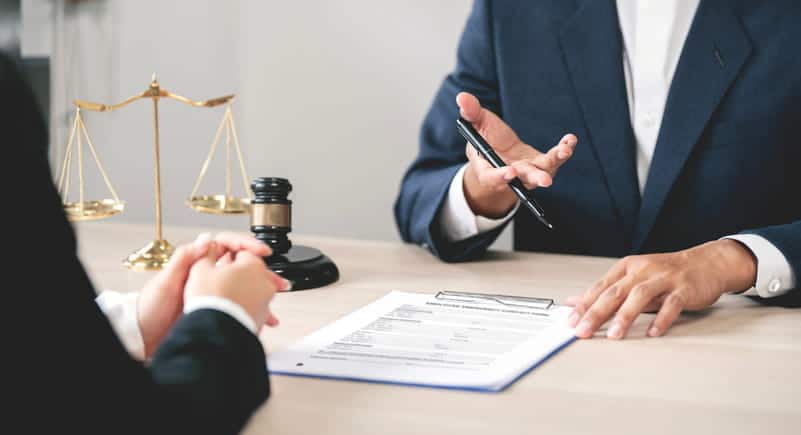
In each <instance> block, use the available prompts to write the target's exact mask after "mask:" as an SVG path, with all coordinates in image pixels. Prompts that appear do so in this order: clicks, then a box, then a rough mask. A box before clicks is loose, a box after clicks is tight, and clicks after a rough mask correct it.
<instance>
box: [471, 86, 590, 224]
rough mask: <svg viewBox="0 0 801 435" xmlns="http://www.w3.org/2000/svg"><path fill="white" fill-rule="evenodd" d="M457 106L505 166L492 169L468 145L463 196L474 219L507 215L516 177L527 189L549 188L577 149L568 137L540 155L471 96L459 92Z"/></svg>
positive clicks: (513, 196)
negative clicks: (512, 186) (510, 184)
mask: <svg viewBox="0 0 801 435" xmlns="http://www.w3.org/2000/svg"><path fill="white" fill-rule="evenodd" d="M456 104H458V105H459V112H460V115H461V116H462V118H464V119H466V120H467V121H469V122H471V123H472V124H473V126H474V127H475V128H476V130H478V132H479V133H480V134H481V136H483V137H484V139H486V140H487V142H488V143H489V144H490V145H492V148H493V149H494V150H495V152H496V153H498V155H499V156H500V157H501V158H502V159H503V161H504V162H506V164H507V165H508V166H506V167H504V168H494V167H493V166H492V165H491V164H490V163H489V162H487V161H486V160H484V158H483V157H481V156H480V155H479V154H478V153H477V152H476V151H475V150H474V149H473V147H472V146H471V145H470V144H467V147H466V150H465V153H466V154H467V159H468V160H469V161H470V163H469V164H468V166H467V169H466V171H465V175H464V194H465V198H466V199H467V204H468V205H470V208H471V209H472V210H473V212H474V213H475V214H477V215H480V216H485V217H488V218H496V219H497V218H500V217H502V216H504V215H506V214H507V213H509V211H510V210H511V209H512V207H514V205H515V203H516V202H517V197H516V196H515V194H514V192H512V190H511V189H509V186H508V183H509V181H511V180H513V179H514V178H515V177H517V178H520V181H522V182H523V184H524V185H525V186H526V188H527V189H534V188H536V187H548V186H550V185H551V184H552V183H553V177H554V176H555V175H556V171H557V170H558V169H559V167H560V166H562V164H564V163H565V162H566V161H567V160H568V159H569V158H570V156H572V155H573V151H574V150H575V148H576V143H577V142H578V139H576V136H574V135H572V134H568V135H565V137H563V138H562V140H561V141H560V142H559V143H558V144H557V145H556V146H554V147H553V148H551V149H550V150H549V151H548V152H547V153H542V152H540V151H537V150H536V149H534V147H532V146H530V145H528V144H526V143H524V142H523V141H521V140H520V138H519V137H517V134H516V133H515V132H514V131H513V130H512V129H511V127H509V125H507V124H506V123H505V122H503V120H501V119H500V118H498V116H497V115H495V114H494V113H492V112H490V111H489V110H487V109H484V108H482V107H481V103H479V101H478V99H477V98H476V97H474V96H473V95H471V94H468V93H467V92H461V93H460V94H459V95H457V96H456Z"/></svg>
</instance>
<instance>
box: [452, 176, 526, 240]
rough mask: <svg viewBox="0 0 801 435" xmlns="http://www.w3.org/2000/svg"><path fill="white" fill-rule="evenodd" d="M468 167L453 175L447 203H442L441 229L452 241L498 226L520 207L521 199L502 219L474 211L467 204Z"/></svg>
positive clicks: (467, 237)
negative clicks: (466, 183)
mask: <svg viewBox="0 0 801 435" xmlns="http://www.w3.org/2000/svg"><path fill="white" fill-rule="evenodd" d="M466 169H467V165H464V166H462V168H461V169H459V171H458V172H457V173H456V175H454V176H453V180H451V185H450V188H449V189H448V194H447V196H446V197H445V203H444V204H443V205H442V210H440V215H439V225H440V229H441V230H442V234H443V235H444V236H445V238H447V239H448V241H451V242H458V241H460V240H465V239H469V238H470V237H473V236H476V235H478V234H481V233H485V232H487V231H490V230H494V229H495V228H498V227H499V226H501V225H503V224H504V223H506V222H507V221H508V220H509V219H511V218H512V216H514V214H515V213H516V212H517V209H518V207H520V201H518V202H517V203H516V204H515V206H514V208H512V211H510V212H509V213H507V214H506V216H504V217H502V218H500V219H490V218H486V217H484V216H478V215H476V214H475V213H473V210H472V209H470V205H469V204H467V198H465V196H464V171H465V170H466Z"/></svg>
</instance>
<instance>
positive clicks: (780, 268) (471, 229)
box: [439, 0, 795, 298]
mask: <svg viewBox="0 0 801 435" xmlns="http://www.w3.org/2000/svg"><path fill="white" fill-rule="evenodd" d="M699 3H700V0H658V1H657V0H653V1H645V0H617V11H618V20H619V22H620V29H621V32H622V34H623V44H624V47H623V48H624V49H623V59H622V62H623V71H624V75H625V80H626V92H627V94H628V103H629V113H630V116H631V125H632V129H633V130H634V136H635V139H636V142H637V177H638V180H639V187H640V193H642V192H643V188H644V187H645V181H646V180H647V179H648V170H649V168H650V166H651V159H652V158H653V156H654V149H655V148H656V141H657V138H658V136H659V129H660V127H661V124H662V115H663V114H664V111H665V103H666V101H667V97H668V93H669V91H670V85H671V83H672V82H673V74H674V72H675V71H676V66H677V65H678V62H679V57H680V56H681V51H682V48H683V47H684V42H685V40H686V39H687V34H688V32H689V30H690V26H691V25H692V21H693V18H694V17H695V12H696V10H697V9H698V4H699ZM466 167H467V166H466V165H465V166H463V167H462V168H461V169H460V170H459V172H457V173H456V176H454V178H453V180H452V181H451V185H450V188H449V189H448V194H447V196H446V199H445V203H444V204H443V207H442V210H441V212H440V215H439V225H440V227H441V229H442V233H443V234H444V235H445V237H446V238H448V239H449V240H450V241H459V240H464V239H467V238H470V237H473V236H475V235H477V234H480V233H483V232H486V231H490V230H492V229H495V228H497V227H499V226H500V225H503V224H504V223H505V222H506V221H508V220H509V219H511V218H512V216H514V214H515V212H517V208H518V206H519V204H518V205H516V206H515V207H514V209H513V210H512V211H511V212H509V214H508V215H506V216H504V217H502V218H500V219H488V218H485V217H483V216H477V215H476V214H475V213H473V211H472V209H470V206H469V205H468V204H467V199H466V198H465V195H464V171H465V168H466ZM727 238H730V239H734V240H737V241H739V242H740V243H742V244H743V245H745V246H746V247H748V249H750V250H751V252H752V253H753V254H754V256H755V257H756V259H757V279H756V285H755V286H754V288H752V289H750V290H748V292H746V293H745V294H747V295H759V296H761V297H765V298H768V297H774V296H779V295H781V294H784V293H786V292H787V291H789V290H791V289H793V288H795V276H794V274H793V269H792V267H791V266H790V263H789V262H788V261H787V258H786V257H785V256H784V254H782V253H781V251H779V249H778V248H776V246H774V245H773V244H772V243H770V242H769V241H768V240H767V239H765V238H764V237H761V236H757V235H734V236H729V237H727Z"/></svg>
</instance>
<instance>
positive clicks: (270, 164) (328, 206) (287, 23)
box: [33, 0, 510, 247]
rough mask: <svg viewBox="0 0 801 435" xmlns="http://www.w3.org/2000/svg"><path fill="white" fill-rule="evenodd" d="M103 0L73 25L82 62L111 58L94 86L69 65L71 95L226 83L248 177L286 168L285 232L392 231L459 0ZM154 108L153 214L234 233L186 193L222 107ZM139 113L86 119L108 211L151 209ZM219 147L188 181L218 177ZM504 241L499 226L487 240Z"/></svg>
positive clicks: (381, 234) (134, 109) (218, 180)
mask: <svg viewBox="0 0 801 435" xmlns="http://www.w3.org/2000/svg"><path fill="white" fill-rule="evenodd" d="M33 1H35V0H33ZM90 3H96V2H90ZM101 3H103V4H104V5H103V7H98V6H96V5H95V6H92V7H89V8H86V11H85V12H84V11H81V13H84V14H92V15H91V16H93V17H94V18H93V19H84V21H83V22H78V24H73V25H74V26H77V28H78V29H80V30H81V31H82V33H81V34H82V35H83V36H84V37H83V42H79V43H78V44H79V45H82V48H85V50H82V51H81V54H80V56H82V57H81V59H80V60H79V63H82V64H84V66H83V68H84V70H86V69H89V70H93V68H95V69H99V70H104V71H108V72H107V73H105V74H103V77H106V80H107V83H103V79H100V80H98V79H97V78H96V77H92V80H91V81H88V80H84V82H83V83H81V80H82V79H81V77H75V76H76V74H74V73H73V74H72V76H73V77H74V79H73V81H77V82H78V83H79V84H78V85H73V86H72V87H73V88H75V89H76V91H75V92H82V93H83V94H84V95H76V96H79V97H81V98H90V99H91V98H100V99H101V100H106V99H109V98H110V99H111V100H112V101H118V100H121V99H124V98H126V97H128V96H130V95H133V94H135V93H138V92H141V91H142V90H143V89H144V88H145V87H146V86H147V84H148V82H149V78H150V74H151V73H152V72H158V74H159V80H160V82H161V83H162V86H164V87H165V88H167V89H169V90H172V91H174V92H177V93H180V94H183V95H185V96H187V97H190V98H195V99H205V98H210V97H214V96H219V95H223V94H227V93H237V94H238V95H239V97H238V98H237V101H236V103H235V105H234V110H235V117H236V120H237V126H238V129H239V131H240V139H241V141H242V145H243V148H244V152H245V158H246V160H247V166H248V171H249V175H250V176H251V177H256V176H283V177H287V178H289V179H290V181H291V182H292V184H293V185H294V188H295V189H294V192H293V193H292V195H291V198H292V199H293V200H294V202H295V204H294V206H293V213H294V217H293V220H294V222H293V224H294V225H293V226H294V230H295V232H296V233H305V234H321V235H332V236H340V237H351V238H363V239H378V240H398V234H397V230H396V229H395V224H394V220H393V215H392V204H393V201H394V199H395V196H396V194H397V191H398V187H399V182H400V179H401V176H402V174H403V171H404V170H405V169H406V167H407V165H408V164H409V163H410V162H411V160H412V158H413V157H414V155H415V153H416V150H417V136H418V132H419V127H420V123H421V121H422V118H423V116H424V114H425V112H426V111H427V109H428V106H429V104H430V102H431V100H432V98H433V95H434V92H435V91H436V89H437V87H438V86H439V84H440V82H441V80H442V79H443V77H444V76H445V74H447V73H448V72H449V71H450V70H451V69H452V67H453V64H454V61H455V53H456V45H457V42H458V39H459V36H460V33H461V30H462V27H463V25H464V22H465V19H466V17H467V13H468V11H469V8H470V4H471V1H470V0H449V1H447V2H432V1H428V0H406V1H402V2H391V1H375V0H336V1H334V0H316V1H302V2H283V1H273V0H270V1H256V0H252V1H248V0H242V1H225V2H220V1H213V0H173V1H168V2H164V1H156V0H140V1H137V2H129V1H122V0H108V1H105V2H101ZM98 11H100V12H98ZM98 14H100V15H101V18H97V15H98ZM73 21H76V20H75V19H73ZM77 21H80V20H77ZM98 22H100V23H101V24H102V25H99V24H97V23H98ZM93 23H94V24H93ZM109 28H110V29H114V30H113V31H111V32H109V31H108V30H103V29H109ZM94 36H97V37H99V39H98V38H94ZM92 66H94V67H92ZM65 101H68V99H67V100H65ZM160 108H161V131H162V134H161V143H162V171H163V173H162V179H163V198H164V219H165V223H166V224H179V225H180V224H185V225H203V226H216V227H227V228H232V229H238V230H243V231H246V230H247V225H248V223H247V218H245V217H242V216H239V217H226V216H222V217H221V216H209V215H202V214H198V213H196V212H194V211H192V210H190V209H188V208H187V207H186V206H185V205H184V204H183V201H184V199H185V198H186V196H187V195H188V194H189V193H190V190H191V188H192V185H193V183H194V181H195V178H196V176H197V174H198V171H199V169H200V166H201V164H202V162H203V159H204V157H205V155H206V153H207V151H208V147H209V146H210V143H211V139H212V136H213V134H214V130H215V128H216V126H217V123H218V122H219V119H220V116H221V115H222V110H220V109H216V110H210V109H194V108H190V107H187V106H183V105H181V104H179V103H176V102H172V101H165V102H164V103H163V104H161V106H160ZM57 109H58V108H57ZM67 109H68V108H67ZM67 109H64V108H62V109H61V110H62V112H64V111H65V110H67ZM151 117H152V107H151V105H150V103H149V102H140V104H137V105H134V106H131V107H130V108H128V109H126V110H122V111H119V112H116V113H110V114H90V115H89V116H88V117H87V125H88V127H89V129H90V133H92V134H93V136H96V137H95V140H96V142H97V144H96V145H97V147H98V148H99V150H98V151H99V153H100V154H101V158H103V160H104V163H105V164H106V166H107V169H108V170H109V172H110V174H111V178H112V182H113V183H114V184H115V187H116V188H117V190H118V192H119V194H120V196H121V197H123V199H125V200H126V201H127V210H126V212H125V213H123V214H122V215H120V216H118V217H114V218H113V219H116V220H120V221H135V222H149V221H151V220H152V219H153V187H152V163H153V156H152V127H151V126H152V120H151ZM62 122H63V121H62ZM55 145H56V146H58V145H59V144H55ZM62 146H63V145H62ZM222 157H223V155H222V154H219V155H218V156H217V159H216V160H215V162H216V163H217V165H213V166H212V168H211V170H210V174H209V176H207V180H206V182H205V183H204V188H203V189H201V190H204V191H206V192H211V191H219V190H221V189H222V187H223V184H222V180H223V178H222V166H221V165H220V164H221V162H222V161H223V158H222ZM95 181H99V180H95ZM240 184H241V183H237V184H235V186H237V187H238V186H239V185H240ZM97 186H99V184H97V183H95V187H97ZM240 189H241V188H240ZM249 193H250V192H248V194H249ZM167 236H169V235H167ZM509 245H510V243H509V237H508V235H506V236H505V237H503V240H501V241H500V242H499V244H497V245H496V246H500V247H508V246H509Z"/></svg>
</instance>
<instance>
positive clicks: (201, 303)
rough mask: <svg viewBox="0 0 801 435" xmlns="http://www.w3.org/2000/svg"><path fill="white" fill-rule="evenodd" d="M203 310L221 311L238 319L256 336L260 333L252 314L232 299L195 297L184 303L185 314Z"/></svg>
mask: <svg viewBox="0 0 801 435" xmlns="http://www.w3.org/2000/svg"><path fill="white" fill-rule="evenodd" d="M201 309H212V310H217V311H221V312H223V313H225V314H228V315H229V316H231V317H233V318H234V319H236V320H237V321H238V322H239V323H241V324H242V326H244V327H245V328H246V329H247V330H248V331H250V332H252V333H254V334H255V333H256V332H258V330H257V329H256V322H254V321H253V318H252V317H250V314H248V312H247V311H245V309H244V308H242V306H241V305H239V304H237V303H236V302H233V301H231V300H230V299H226V298H223V297H219V296H193V297H192V298H190V299H187V300H185V301H184V314H189V313H191V312H193V311H197V310H201Z"/></svg>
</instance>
